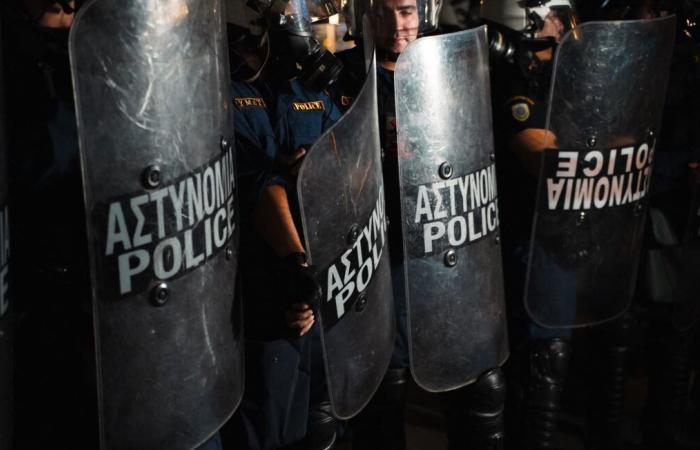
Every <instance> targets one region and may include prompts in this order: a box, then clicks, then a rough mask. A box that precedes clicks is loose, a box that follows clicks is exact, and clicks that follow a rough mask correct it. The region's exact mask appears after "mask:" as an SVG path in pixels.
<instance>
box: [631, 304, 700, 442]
mask: <svg viewBox="0 0 700 450" xmlns="http://www.w3.org/2000/svg"><path fill="white" fill-rule="evenodd" d="M661 308H665V309H668V308H669V305H664V306H663V307H659V306H657V307H656V308H654V310H655V312H656V314H653V316H654V317H653V318H652V320H653V322H652V325H651V330H650V345H649V375H650V377H649V378H650V379H649V393H648V397H647V405H646V408H645V426H644V429H645V430H644V431H645V440H646V442H647V444H648V445H649V446H651V447H655V446H663V447H665V448H677V449H690V448H700V433H699V432H698V428H697V424H698V423H700V422H698V418H697V415H691V414H689V413H688V406H687V405H688V400H689V394H690V392H689V390H690V382H691V379H692V374H691V372H692V367H693V355H694V354H696V353H697V351H696V349H695V347H694V340H695V335H696V332H697V331H696V327H692V328H690V329H685V330H681V329H678V328H677V327H676V326H674V324H673V321H672V320H670V319H669V315H668V314H664V313H663V312H661V313H659V309H661ZM696 384H697V378H696Z"/></svg>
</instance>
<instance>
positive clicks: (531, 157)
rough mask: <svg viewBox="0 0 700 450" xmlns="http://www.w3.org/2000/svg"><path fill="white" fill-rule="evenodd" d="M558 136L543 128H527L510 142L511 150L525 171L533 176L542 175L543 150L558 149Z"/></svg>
mask: <svg viewBox="0 0 700 450" xmlns="http://www.w3.org/2000/svg"><path fill="white" fill-rule="evenodd" d="M556 141H557V139H556V136H554V133H552V132H551V131H547V130H544V129H542V128H525V129H524V130H521V131H519V132H517V133H516V134H515V135H513V137H512V138H511V140H510V142H509V146H510V148H511V149H512V150H513V152H514V153H515V155H516V156H517V157H518V159H519V160H520V162H521V163H522V164H523V165H524V166H525V169H526V170H527V171H528V172H529V173H530V174H531V175H533V176H535V177H538V176H539V175H540V162H541V161H542V150H544V149H546V148H555V147H556Z"/></svg>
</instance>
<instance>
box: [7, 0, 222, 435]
mask: <svg viewBox="0 0 700 450" xmlns="http://www.w3.org/2000/svg"><path fill="white" fill-rule="evenodd" d="M79 6H81V5H80V2H74V1H67V0H60V1H55V2H54V1H44V0H36V1H34V0H28V1H24V0H21V1H11V2H7V3H6V4H3V5H2V8H3V9H2V13H3V14H2V18H3V20H4V22H3V32H4V33H5V34H4V35H3V45H6V46H7V47H6V51H7V52H8V62H9V64H7V65H5V68H6V73H5V80H6V83H7V84H6V90H7V92H10V93H11V94H10V96H9V97H8V107H9V108H10V109H11V111H12V114H11V115H10V118H11V122H10V124H11V129H10V132H9V134H8V142H9V146H10V148H11V154H10V163H9V164H10V166H9V167H10V177H11V179H10V183H11V190H12V192H13V199H14V200H13V205H12V206H13V211H14V214H13V215H12V221H13V225H14V226H16V227H17V230H21V232H18V233H16V234H15V235H14V236H13V241H12V245H13V247H14V251H16V254H15V260H14V261H15V262H16V266H15V268H16V270H14V271H13V276H14V277H15V278H14V280H13V281H14V282H16V284H17V286H18V287H20V286H21V287H22V288H21V289H18V290H17V291H16V292H17V294H18V295H17V300H18V302H17V305H18V310H19V317H18V327H17V329H18V334H17V336H18V340H17V347H16V355H17V356H16V361H17V368H16V376H15V379H16V380H17V381H16V390H15V392H16V399H17V408H16V424H17V426H16V430H17V434H16V446H17V448H37V447H55V446H56V445H65V444H67V443H70V444H73V445H78V446H85V447H88V448H97V447H98V446H99V445H100V444H99V442H98V432H97V431H98V430H97V422H98V420H97V419H98V411H97V405H96V396H95V392H96V385H95V373H96V368H95V362H94V337H93V332H92V325H91V323H90V322H91V320H92V317H91V305H90V279H89V278H88V277H89V274H90V270H89V263H88V256H87V252H86V249H87V238H86V230H85V223H86V218H85V212H84V206H83V186H82V179H81V166H80V158H79V149H78V130H77V128H76V114H75V103H74V93H73V87H72V80H71V68H70V64H69V54H68V51H69V50H68V34H69V29H70V28H71V27H72V26H73V20H74V17H75V13H76V9H77V8H78V7H79ZM58 368H60V369H58ZM120 431H121V432H122V433H124V432H125V431H124V430H120ZM174 431H175V430H173V432H174ZM201 448H204V449H216V448H220V442H219V440H218V436H214V437H213V438H212V439H211V440H210V441H209V442H207V443H206V444H204V445H203V446H202V447H201Z"/></svg>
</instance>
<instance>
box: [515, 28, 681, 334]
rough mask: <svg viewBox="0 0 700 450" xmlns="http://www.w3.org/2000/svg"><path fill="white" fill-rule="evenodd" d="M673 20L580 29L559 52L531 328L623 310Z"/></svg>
mask: <svg viewBox="0 0 700 450" xmlns="http://www.w3.org/2000/svg"><path fill="white" fill-rule="evenodd" d="M674 20H675V19H674V18H662V19H653V20H639V21H619V22H590V23H584V24H583V25H581V26H579V27H577V28H576V29H575V30H573V31H571V32H570V33H568V34H567V35H566V36H565V37H564V38H563V39H562V41H561V43H560V44H559V46H558V49H557V53H556V56H555V61H554V69H553V71H554V72H553V76H552V86H551V92H550V99H549V105H548V113H547V133H549V138H548V139H550V140H551V139H554V142H555V145H554V146H553V147H556V148H555V149H552V148H549V149H545V150H544V151H543V155H542V160H541V168H540V178H539V185H538V198H537V208H536V212H535V219H534V224H533V234H532V236H533V239H532V243H531V249H530V255H529V262H528V276H527V281H526V289H525V306H526V309H527V311H528V313H529V314H530V316H531V318H532V319H533V320H534V321H535V322H536V323H537V324H539V325H542V326H545V327H564V328H568V327H580V326H587V325H593V324H597V323H600V322H604V321H607V320H611V319H613V318H615V317H618V316H619V315H621V314H623V313H624V311H625V310H626V309H627V307H628V306H629V304H630V302H631V298H632V294H633V291H634V286H635V284H636V278H637V271H638V265H639V258H640V253H641V246H642V234H643V230H644V222H645V220H646V219H645V217H646V212H647V206H648V198H647V197H648V196H647V193H648V189H649V180H650V177H651V172H652V161H653V159H654V149H655V142H656V133H657V132H658V131H659V126H660V124H661V115H662V112H663V105H664V97H665V92H666V84H667V80H668V74H669V65H670V58H671V53H672V49H673V41H674V24H675V22H674Z"/></svg>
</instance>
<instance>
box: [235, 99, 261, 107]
mask: <svg viewBox="0 0 700 450" xmlns="http://www.w3.org/2000/svg"><path fill="white" fill-rule="evenodd" d="M233 101H234V102H236V106H238V107H239V108H250V107H253V108H266V107H267V106H266V105H265V100H263V99H262V98H261V97H234V99H233Z"/></svg>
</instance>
